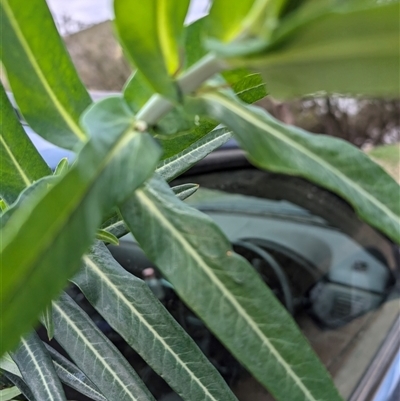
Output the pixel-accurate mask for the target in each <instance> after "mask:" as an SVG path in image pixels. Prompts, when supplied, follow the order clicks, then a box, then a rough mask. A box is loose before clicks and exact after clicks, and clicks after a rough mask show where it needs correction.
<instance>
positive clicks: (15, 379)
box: [2, 371, 37, 401]
mask: <svg viewBox="0 0 400 401" xmlns="http://www.w3.org/2000/svg"><path fill="white" fill-rule="evenodd" d="M2 373H3V375H4V376H5V377H6V378H7V379H8V380H9V381H10V382H11V383H12V384H14V386H16V387H18V389H19V390H20V391H21V393H22V395H23V396H24V397H25V398H26V399H27V400H28V401H37V400H36V399H35V398H34V396H33V394H32V391H31V389H30V388H29V387H28V386H27V384H26V383H25V382H24V380H23V379H21V377H20V376H16V375H14V374H12V373H10V372H7V371H4V372H2Z"/></svg>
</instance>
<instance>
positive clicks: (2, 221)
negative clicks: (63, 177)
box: [0, 175, 58, 229]
mask: <svg viewBox="0 0 400 401" xmlns="http://www.w3.org/2000/svg"><path fill="white" fill-rule="evenodd" d="M57 181H58V177H57V176H54V175H48V176H46V177H43V178H40V179H39V180H37V181H35V182H34V183H33V184H32V185H31V186H29V187H27V188H25V189H24V190H23V191H22V192H21V193H20V195H19V196H18V198H17V200H16V201H15V202H14V203H13V204H12V205H11V206H10V207H8V208H7V209H6V210H5V211H4V213H3V214H1V215H0V229H2V228H3V227H5V225H6V223H7V221H8V220H9V219H10V218H11V216H12V215H13V214H14V213H15V212H16V211H17V210H18V209H19V208H20V207H21V206H22V205H24V204H27V203H29V202H34V201H35V199H39V198H40V197H41V196H43V195H44V194H45V193H46V192H47V191H48V190H49V189H50V188H51V187H52V186H53V185H54V184H55V183H56V182H57Z"/></svg>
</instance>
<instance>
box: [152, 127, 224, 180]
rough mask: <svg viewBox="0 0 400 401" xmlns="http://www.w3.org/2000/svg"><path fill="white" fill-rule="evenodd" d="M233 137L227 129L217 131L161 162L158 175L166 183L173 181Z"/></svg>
mask: <svg viewBox="0 0 400 401" xmlns="http://www.w3.org/2000/svg"><path fill="white" fill-rule="evenodd" d="M231 137H232V134H231V132H227V131H226V129H225V128H220V129H215V130H213V131H211V132H210V133H209V134H207V135H205V136H203V137H202V138H201V139H200V140H199V141H196V142H194V143H193V144H192V145H190V146H189V147H187V148H186V149H185V150H183V151H181V152H179V153H178V154H176V155H175V156H172V157H170V158H168V159H164V160H163V161H162V162H160V164H159V165H158V168H157V173H158V174H159V175H161V176H162V177H163V178H164V179H165V180H166V181H171V180H173V179H174V178H176V177H178V176H179V175H180V174H182V173H184V172H185V171H186V170H188V169H189V168H190V167H192V166H193V165H195V164H196V163H197V162H198V161H200V160H202V159H203V158H204V157H206V156H207V155H208V154H209V153H211V152H212V151H213V150H215V149H217V148H219V147H220V146H221V145H223V144H224V143H225V142H227V141H228V140H229V139H230V138H231Z"/></svg>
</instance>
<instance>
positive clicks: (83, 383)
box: [53, 360, 106, 401]
mask: <svg viewBox="0 0 400 401" xmlns="http://www.w3.org/2000/svg"><path fill="white" fill-rule="evenodd" d="M53 363H54V365H55V366H57V368H58V369H60V370H62V371H64V372H65V374H67V375H68V376H70V377H73V379H74V380H76V381H77V382H78V383H79V384H80V385H81V386H83V387H85V388H87V389H88V390H89V391H90V392H93V393H95V394H96V395H97V396H98V397H100V398H101V397H103V398H104V401H106V398H105V397H104V396H103V395H102V394H101V393H99V392H98V391H97V390H95V389H94V388H93V387H91V386H89V385H88V384H87V383H85V382H84V381H82V380H80V379H79V378H78V377H76V376H75V375H74V374H73V373H71V372H70V371H69V370H68V369H66V368H65V367H64V366H63V365H61V364H60V363H58V362H57V361H55V360H53ZM88 380H89V379H88ZM93 386H94V384H93Z"/></svg>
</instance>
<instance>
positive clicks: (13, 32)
mask: <svg viewBox="0 0 400 401" xmlns="http://www.w3.org/2000/svg"><path fill="white" fill-rule="evenodd" d="M0 13H1V16H2V19H1V22H2V23H1V26H0V29H1V31H0V32H1V33H0V35H1V38H2V40H1V42H0V59H1V61H2V62H3V64H4V66H5V68H6V71H7V78H8V81H9V83H10V85H11V88H12V91H13V93H14V96H15V99H16V101H17V103H18V107H19V109H20V110H21V112H22V114H23V116H24V118H25V119H26V121H27V122H28V123H29V125H30V126H31V127H32V128H33V129H34V130H35V131H36V132H37V133H38V134H40V135H42V136H43V137H44V138H46V139H47V140H49V141H50V142H53V143H55V144H56V145H59V146H61V147H65V148H69V149H72V148H73V147H74V146H75V145H76V144H77V143H80V142H82V141H85V140H86V135H85V133H84V132H83V131H82V129H81V127H80V126H79V122H78V121H79V117H80V115H81V113H82V112H83V111H84V110H85V109H86V107H87V106H88V105H89V104H90V97H89V95H88V93H87V92H86V90H85V88H84V86H83V85H82V83H81V81H80V80H79V78H78V75H77V73H76V71H75V68H74V66H73V64H72V62H71V60H70V58H69V56H68V53H67V52H66V50H65V47H64V45H63V42H62V40H61V38H60V37H59V35H58V32H57V29H56V27H55V25H54V22H53V19H52V17H51V14H50V11H49V9H48V7H47V4H46V1H45V0H30V1H28V2H25V3H24V5H23V6H22V5H21V2H20V1H19V0H1V1H0ZM49 55H51V56H50V57H49Z"/></svg>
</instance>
